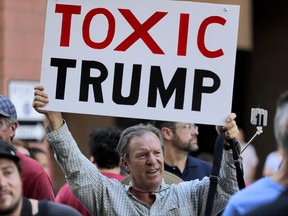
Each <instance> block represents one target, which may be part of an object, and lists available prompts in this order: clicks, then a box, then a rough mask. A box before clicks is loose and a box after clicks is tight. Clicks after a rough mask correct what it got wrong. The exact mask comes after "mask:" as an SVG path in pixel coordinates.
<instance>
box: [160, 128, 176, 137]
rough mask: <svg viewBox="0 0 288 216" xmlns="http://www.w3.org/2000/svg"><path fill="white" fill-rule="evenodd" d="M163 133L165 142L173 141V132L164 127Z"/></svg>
mask: <svg viewBox="0 0 288 216" xmlns="http://www.w3.org/2000/svg"><path fill="white" fill-rule="evenodd" d="M161 132H162V135H163V137H164V139H165V140H171V139H172V138H173V136H174V133H173V131H172V130H171V129H170V128H168V127H163V128H162V129H161Z"/></svg>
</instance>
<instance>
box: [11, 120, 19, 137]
mask: <svg viewBox="0 0 288 216" xmlns="http://www.w3.org/2000/svg"><path fill="white" fill-rule="evenodd" d="M17 127H18V123H17V122H14V123H13V124H12V125H11V126H10V128H11V130H10V137H11V138H13V137H14V136H15V133H16V130H17Z"/></svg>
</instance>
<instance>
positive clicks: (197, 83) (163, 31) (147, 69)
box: [41, 0, 240, 125]
mask: <svg viewBox="0 0 288 216" xmlns="http://www.w3.org/2000/svg"><path fill="white" fill-rule="evenodd" d="M239 10H240V7H239V6H237V5H223V4H222V5H221V4H207V3H194V2H183V1H155V0H145V1H144V0H133V1H132V0H118V1H115V0H105V1H100V0H85V1H82V0H73V1H71V0H57V1H56V0H49V1H47V17H46V26H45V39H44V50H43V59H42V71H41V84H43V85H44V86H45V91H46V92H47V93H48V95H49V101H50V102H49V105H48V106H46V107H45V109H47V110H52V111H61V112H72V113H83V114H96V115H107V116H119V117H128V118H142V119H153V120H171V121H183V122H195V123H205V124H213V125H214V124H217V125H220V124H223V123H224V122H225V118H226V117H227V115H228V114H229V113H230V112H231V105H232V94H233V82H234V67H235V58H236V46H237V35H238V21H239Z"/></svg>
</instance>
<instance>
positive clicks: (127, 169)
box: [120, 157, 130, 174]
mask: <svg viewBox="0 0 288 216" xmlns="http://www.w3.org/2000/svg"><path fill="white" fill-rule="evenodd" d="M120 163H121V164H122V166H123V168H124V169H125V171H126V172H127V173H129V174H130V168H129V165H128V163H127V160H124V159H123V157H121V159H120Z"/></svg>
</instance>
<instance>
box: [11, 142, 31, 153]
mask: <svg viewBox="0 0 288 216" xmlns="http://www.w3.org/2000/svg"><path fill="white" fill-rule="evenodd" d="M12 144H13V145H14V147H15V148H16V149H17V151H19V152H20V153H22V154H23V155H25V156H27V157H30V147H29V143H28V142H26V141H24V140H20V139H13V140H12Z"/></svg>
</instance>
